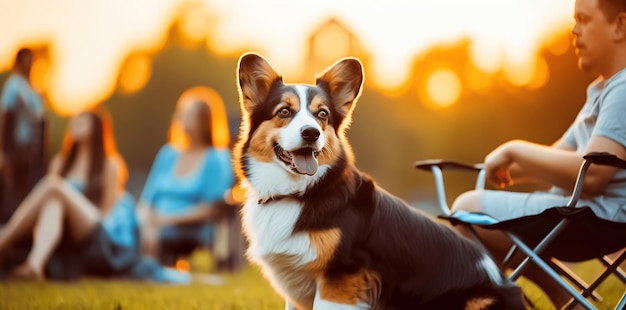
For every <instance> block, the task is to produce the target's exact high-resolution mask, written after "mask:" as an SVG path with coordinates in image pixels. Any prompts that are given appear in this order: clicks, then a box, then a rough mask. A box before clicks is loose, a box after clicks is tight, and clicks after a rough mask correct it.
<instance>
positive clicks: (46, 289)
mask: <svg viewBox="0 0 626 310" xmlns="http://www.w3.org/2000/svg"><path fill="white" fill-rule="evenodd" d="M223 278H224V284H223V285H220V286H215V285H209V284H203V283H199V282H194V283H192V284H190V285H163V284H153V283H142V282H134V281H125V280H101V279H83V280H80V281H77V282H67V283H63V282H46V283H44V282H15V281H14V282H0V309H3V310H9V309H15V310H24V309H110V310H114V309H281V308H284V303H283V301H282V300H281V298H280V297H279V296H278V295H276V294H275V293H274V292H273V291H272V289H271V288H270V287H269V285H268V284H267V283H266V282H265V281H264V280H263V279H262V278H261V276H260V275H259V273H258V272H257V271H256V269H254V268H252V267H246V268H245V269H244V270H242V271H240V272H237V273H235V274H232V275H223Z"/></svg>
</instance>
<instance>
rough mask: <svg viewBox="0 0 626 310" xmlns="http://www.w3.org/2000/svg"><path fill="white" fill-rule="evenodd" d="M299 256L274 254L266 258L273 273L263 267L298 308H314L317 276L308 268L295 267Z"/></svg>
mask: <svg viewBox="0 0 626 310" xmlns="http://www.w3.org/2000/svg"><path fill="white" fill-rule="evenodd" d="M296 260H297V258H294V257H293V256H290V255H286V254H272V255H269V256H267V257H266V258H265V262H266V264H267V265H268V266H270V268H271V270H273V273H268V272H267V271H268V269H266V268H262V271H263V273H264V275H265V277H266V278H267V279H268V281H269V282H270V284H271V285H272V287H273V288H274V289H275V290H276V291H277V292H278V293H280V295H281V296H285V297H287V298H288V300H289V302H290V303H291V304H292V305H294V306H295V307H297V308H298V309H312V308H313V300H314V299H315V287H316V283H315V278H313V277H312V276H311V275H310V273H308V272H307V271H306V270H302V269H298V268H295V267H294V266H297V265H298V264H297V262H295V261H296Z"/></svg>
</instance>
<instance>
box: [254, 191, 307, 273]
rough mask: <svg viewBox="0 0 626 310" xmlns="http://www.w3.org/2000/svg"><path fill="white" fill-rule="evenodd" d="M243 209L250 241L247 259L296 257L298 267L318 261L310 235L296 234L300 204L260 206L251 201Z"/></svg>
mask: <svg viewBox="0 0 626 310" xmlns="http://www.w3.org/2000/svg"><path fill="white" fill-rule="evenodd" d="M244 208H245V211H244V218H243V220H244V227H245V229H246V233H247V235H248V237H249V241H250V246H249V248H248V255H249V256H250V258H251V259H253V260H254V261H255V262H259V261H261V260H263V258H265V257H268V256H269V255H275V254H280V255H288V256H292V257H294V258H296V257H297V258H298V260H297V261H298V263H299V264H306V263H308V262H310V261H312V260H314V259H315V256H316V254H315V253H314V252H313V249H312V248H311V242H310V240H309V235H308V233H303V232H300V233H294V232H293V229H294V226H295V224H296V221H297V220H298V217H299V216H300V209H301V206H300V204H299V203H297V202H294V201H290V200H284V201H272V202H268V203H266V204H262V205H261V204H259V203H258V202H257V201H254V200H253V199H251V200H250V201H248V203H246V205H245V206H244Z"/></svg>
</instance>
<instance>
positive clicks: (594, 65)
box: [572, 0, 614, 74]
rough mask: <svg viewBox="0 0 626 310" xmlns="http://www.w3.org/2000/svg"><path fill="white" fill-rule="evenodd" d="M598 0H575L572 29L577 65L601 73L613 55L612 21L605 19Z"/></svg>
mask: <svg viewBox="0 0 626 310" xmlns="http://www.w3.org/2000/svg"><path fill="white" fill-rule="evenodd" d="M599 1H600V0H576V5H575V7H574V19H575V20H576V24H575V25H574V29H572V34H574V37H575V42H574V44H575V46H576V53H577V54H578V65H579V66H580V68H581V69H583V70H585V71H591V72H594V73H600V74H602V73H603V71H604V70H605V68H606V67H607V63H608V61H609V60H610V59H611V57H613V56H612V55H611V53H612V45H613V36H612V33H613V29H614V24H613V22H612V21H609V20H607V18H606V16H605V14H604V13H603V12H602V10H601V9H600V6H599Z"/></svg>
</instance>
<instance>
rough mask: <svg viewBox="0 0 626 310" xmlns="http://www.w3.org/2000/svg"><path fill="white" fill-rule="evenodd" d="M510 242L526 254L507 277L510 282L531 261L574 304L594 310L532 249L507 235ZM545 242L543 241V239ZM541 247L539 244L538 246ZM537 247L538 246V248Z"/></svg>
mask: <svg viewBox="0 0 626 310" xmlns="http://www.w3.org/2000/svg"><path fill="white" fill-rule="evenodd" d="M508 235H509V237H510V238H511V240H512V241H513V242H514V243H515V244H516V245H517V247H518V248H519V249H520V250H521V251H522V252H524V254H526V256H527V257H526V259H524V261H523V262H522V263H521V264H520V265H519V266H518V267H517V269H515V271H513V273H512V274H511V275H510V276H509V278H511V280H512V281H515V280H517V278H518V277H519V276H520V275H521V272H522V271H523V269H524V267H525V266H526V265H527V264H528V263H529V262H530V261H532V262H533V263H535V264H536V265H537V266H538V267H539V268H541V269H542V270H543V271H544V272H545V273H546V274H548V276H550V277H551V278H552V279H553V280H554V281H556V282H557V283H558V284H559V285H560V286H561V287H562V288H563V289H564V290H565V291H567V293H568V294H569V295H570V296H572V297H574V299H575V300H576V302H578V303H579V304H581V305H582V306H583V307H585V308H586V309H589V310H594V309H595V307H594V306H593V305H592V304H591V303H590V302H589V301H588V300H587V299H586V298H585V297H583V296H582V295H581V294H580V293H578V292H577V291H576V290H575V289H574V288H573V287H571V286H570V285H569V284H567V282H565V281H564V280H563V279H562V278H561V276H560V275H559V274H558V273H556V271H554V270H553V269H552V268H550V266H549V265H548V264H547V263H546V262H545V261H544V260H543V259H542V258H541V257H539V255H538V254H537V253H535V252H534V251H533V249H531V248H529V247H528V246H527V245H526V244H525V243H524V242H522V241H521V240H520V239H519V238H517V237H516V236H514V235H512V234H508ZM544 240H545V239H544ZM540 245H541V244H540ZM538 247H539V246H538Z"/></svg>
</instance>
